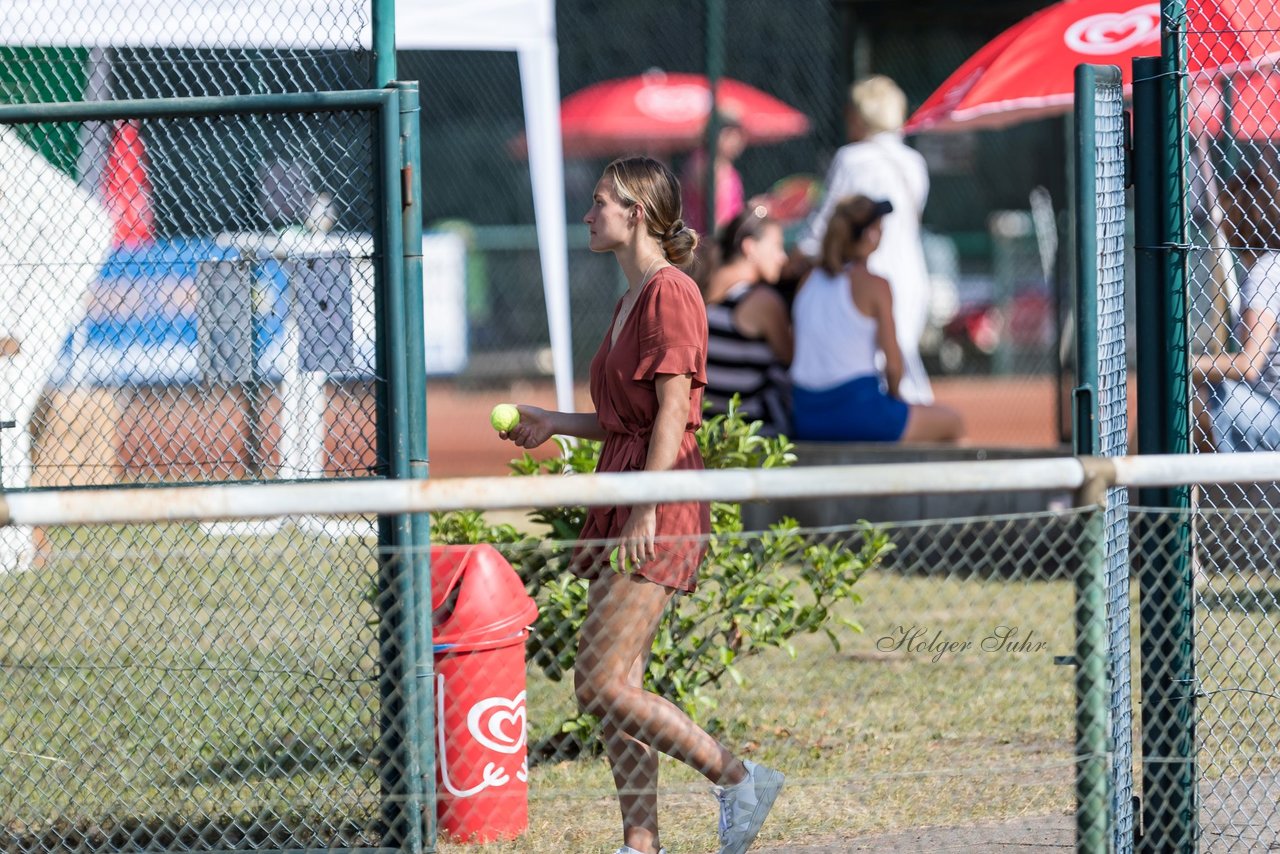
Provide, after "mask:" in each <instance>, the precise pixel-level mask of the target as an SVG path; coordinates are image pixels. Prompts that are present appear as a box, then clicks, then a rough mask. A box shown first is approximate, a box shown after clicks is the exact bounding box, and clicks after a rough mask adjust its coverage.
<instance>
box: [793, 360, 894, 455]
mask: <svg viewBox="0 0 1280 854" xmlns="http://www.w3.org/2000/svg"><path fill="white" fill-rule="evenodd" d="M791 407H792V418H793V421H792V430H793V431H794V433H795V438H797V439H802V440H807V441H813V442H897V441H899V440H900V439H901V438H902V434H903V432H904V431H905V430H906V429H907V415H908V414H909V413H910V411H911V407H909V406H908V405H907V404H905V403H903V402H902V401H901V400H897V399H895V398H892V397H889V395H887V394H885V393H884V392H883V391H881V390H880V378H879V377H877V376H863V377H856V378H854V379H851V380H849V381H848V382H847V383H842V384H841V385H838V386H835V387H834V388H828V389H823V390H822V391H813V390H812V389H807V388H802V387H801V386H795V387H794V388H793V389H792V391H791Z"/></svg>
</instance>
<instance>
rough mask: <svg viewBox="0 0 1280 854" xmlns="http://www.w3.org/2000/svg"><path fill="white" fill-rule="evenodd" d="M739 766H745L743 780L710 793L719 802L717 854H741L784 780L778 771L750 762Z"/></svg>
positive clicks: (767, 813) (757, 831) (748, 844)
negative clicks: (718, 843)
mask: <svg viewBox="0 0 1280 854" xmlns="http://www.w3.org/2000/svg"><path fill="white" fill-rule="evenodd" d="M742 764H743V765H745V766H747V779H745V780H743V781H742V782H741V783H738V784H736V785H733V786H716V787H715V790H714V791H715V795H716V798H717V799H718V800H719V801H720V854H745V852H746V850H747V849H748V848H750V847H751V843H752V842H754V841H755V838H756V834H758V833H759V832H760V828H761V827H762V826H764V820H765V817H766V816H768V815H769V810H770V809H772V807H773V802H774V801H775V800H777V799H778V792H781V791H782V782H783V780H784V779H785V778H784V777H783V775H782V772H781V771H774V770H773V769H772V768H766V767H764V766H763V765H757V764H755V763H754V762H751V761H743V763H742Z"/></svg>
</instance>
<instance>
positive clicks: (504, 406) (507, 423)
mask: <svg viewBox="0 0 1280 854" xmlns="http://www.w3.org/2000/svg"><path fill="white" fill-rule="evenodd" d="M489 423H490V424H492V425H493V429H494V430H497V431H498V432H500V433H509V432H510V431H511V428H513V427H515V426H516V425H517V424H519V423H520V410H518V409H516V408H515V407H514V406H512V405H511V404H510V403H499V404H498V405H497V406H495V407H494V408H493V412H490V413H489Z"/></svg>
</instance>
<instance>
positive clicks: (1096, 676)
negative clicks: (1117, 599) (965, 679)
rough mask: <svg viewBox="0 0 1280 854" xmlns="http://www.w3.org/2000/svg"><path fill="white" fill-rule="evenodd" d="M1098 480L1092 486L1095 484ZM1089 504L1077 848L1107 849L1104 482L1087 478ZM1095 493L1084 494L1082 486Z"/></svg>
mask: <svg viewBox="0 0 1280 854" xmlns="http://www.w3.org/2000/svg"><path fill="white" fill-rule="evenodd" d="M1095 484H1096V487H1095ZM1086 487H1087V489H1086V490H1082V502H1083V503H1088V504H1092V505H1093V506H1092V507H1090V508H1089V509H1088V511H1087V512H1088V515H1087V516H1086V517H1085V523H1084V539H1083V549H1084V552H1083V555H1082V560H1081V561H1080V566H1079V570H1078V571H1077V572H1076V573H1075V595H1076V609H1075V628H1076V645H1075V664H1076V757H1077V761H1078V762H1079V763H1080V765H1079V767H1078V768H1077V769H1076V850H1077V851H1080V852H1105V851H1108V850H1109V849H1110V845H1109V843H1110V840H1111V810H1110V805H1111V794H1110V788H1111V787H1110V785H1109V784H1108V779H1109V770H1110V769H1109V764H1110V763H1109V761H1108V759H1109V755H1110V754H1109V750H1108V744H1109V739H1108V729H1109V724H1108V714H1107V705H1108V700H1109V696H1110V691H1109V689H1108V685H1107V604H1106V600H1107V574H1106V536H1107V532H1106V509H1105V503H1099V502H1105V500H1106V485H1105V484H1103V483H1097V482H1096V480H1095V482H1094V483H1091V484H1087V485H1086ZM1086 491H1091V492H1093V493H1094V494H1092V495H1088V496H1085V495H1083V493H1084V492H1086Z"/></svg>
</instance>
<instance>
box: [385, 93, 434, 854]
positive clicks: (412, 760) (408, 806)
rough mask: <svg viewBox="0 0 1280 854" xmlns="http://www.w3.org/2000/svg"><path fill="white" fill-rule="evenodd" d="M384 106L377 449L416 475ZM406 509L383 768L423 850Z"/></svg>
mask: <svg viewBox="0 0 1280 854" xmlns="http://www.w3.org/2000/svg"><path fill="white" fill-rule="evenodd" d="M386 95H387V100H386V101H385V102H384V106H383V109H382V110H381V111H380V113H379V119H380V120H379V123H378V133H377V143H376V146H375V149H376V152H377V154H376V156H377V161H378V178H379V180H378V182H377V191H378V192H377V199H376V206H375V210H376V211H377V216H376V217H375V218H374V223H375V233H374V246H375V247H376V249H375V268H376V270H377V275H378V282H377V285H378V286H377V287H376V288H375V298H376V303H375V312H376V315H377V341H378V347H377V360H376V361H377V366H378V370H379V371H380V372H381V373H380V376H382V377H383V379H384V382H383V383H381V384H380V385H381V386H382V387H385V392H384V395H383V400H382V401H381V402H380V406H379V412H378V431H377V432H378V439H379V448H378V455H379V460H380V462H383V463H384V464H385V466H386V474H387V476H388V477H390V478H393V479H397V480H402V479H407V478H409V477H410V475H411V467H410V464H409V445H408V439H409V406H408V387H407V386H408V383H407V377H406V376H405V359H404V353H405V325H404V317H405V305H404V243H403V230H402V229H403V225H402V223H401V215H402V212H401V196H400V182H401V173H400V99H399V97H398V95H397V93H396V92H394V91H388V92H387V93H386ZM412 541H413V540H412V525H411V522H410V518H409V516H407V515H401V516H395V517H392V518H382V519H379V546H380V547H381V557H382V561H381V563H382V566H381V570H380V573H379V597H378V600H379V606H380V607H379V617H380V624H379V625H380V637H379V640H380V644H379V647H380V651H379V656H380V658H381V662H380V663H381V671H382V676H381V695H382V703H383V708H382V727H383V734H382V747H381V753H380V756H379V759H380V767H379V775H380V779H381V782H382V791H383V804H382V814H383V817H384V820H385V821H386V826H387V830H386V837H385V840H384V847H386V848H399V849H400V850H402V851H405V852H409V854H419V852H421V851H422V785H423V783H422V780H423V775H422V768H421V766H420V764H419V755H418V752H417V750H416V749H415V748H416V747H420V745H421V737H420V733H419V711H420V705H419V700H418V696H417V693H418V692H417V685H418V682H417V677H418V667H417V658H418V649H419V647H418V637H417V631H416V629H415V626H414V617H415V615H416V614H417V611H418V609H417V603H416V597H415V592H416V591H415V588H414V579H413V573H412V570H411V566H410V561H409V560H407V551H408V546H410V545H411V544H412Z"/></svg>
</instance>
